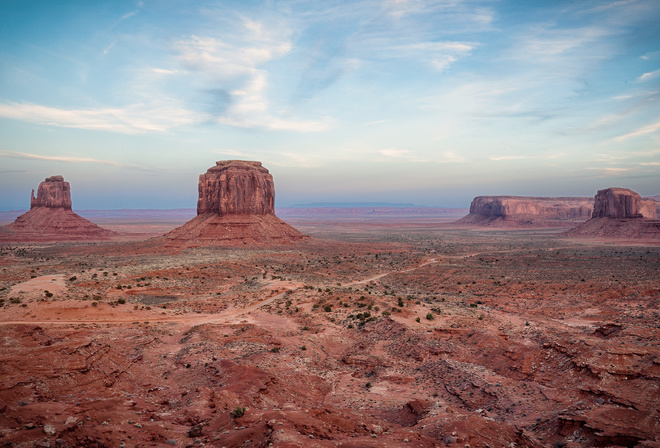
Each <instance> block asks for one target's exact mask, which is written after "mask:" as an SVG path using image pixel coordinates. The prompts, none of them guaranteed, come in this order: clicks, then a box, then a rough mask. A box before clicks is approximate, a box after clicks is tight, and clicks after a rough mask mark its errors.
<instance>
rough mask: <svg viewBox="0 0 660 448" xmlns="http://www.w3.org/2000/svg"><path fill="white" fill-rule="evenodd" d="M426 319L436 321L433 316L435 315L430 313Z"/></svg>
mask: <svg viewBox="0 0 660 448" xmlns="http://www.w3.org/2000/svg"><path fill="white" fill-rule="evenodd" d="M426 318H427V319H428V320H433V319H435V316H434V315H433V313H428V314H427V315H426Z"/></svg>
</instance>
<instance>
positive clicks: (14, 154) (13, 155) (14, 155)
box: [0, 150, 153, 171]
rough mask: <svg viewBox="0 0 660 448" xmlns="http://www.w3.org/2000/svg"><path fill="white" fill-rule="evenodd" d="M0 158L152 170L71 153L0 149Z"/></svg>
mask: <svg viewBox="0 0 660 448" xmlns="http://www.w3.org/2000/svg"><path fill="white" fill-rule="evenodd" d="M0 158H8V159H29V160H47V161H50V162H63V163H93V164H98V165H110V166H117V167H122V168H134V169H139V170H141V171H153V170H152V169H149V168H145V167H143V166H140V165H133V164H128V163H122V162H115V161H112V160H100V159H94V158H91V157H81V156H73V155H65V156H46V155H42V154H31V153H26V152H18V151H5V150H0Z"/></svg>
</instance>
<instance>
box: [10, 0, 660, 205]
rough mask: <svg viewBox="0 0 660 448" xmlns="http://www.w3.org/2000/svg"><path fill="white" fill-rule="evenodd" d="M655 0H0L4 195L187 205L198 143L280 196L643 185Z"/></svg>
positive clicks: (659, 69)
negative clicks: (263, 179)
mask: <svg viewBox="0 0 660 448" xmlns="http://www.w3.org/2000/svg"><path fill="white" fill-rule="evenodd" d="M658 22H660V7H658V3H657V1H655V0H618V1H617V0H613V1H610V2H602V1H589V0H585V1H580V2H572V1H568V0H567V1H557V2H551V3H550V4H547V5H545V4H539V3H538V2H519V1H497V0H483V1H479V0H474V1H472V0H441V1H431V0H362V1H350V2H349V1H334V2H316V1H306V0H303V1H299V0H289V1H275V0H273V1H263V2H260V1H257V2H240V1H213V0H211V1H204V2H199V1H191V2H178V1H173V0H157V1H156V0H153V1H149V0H144V1H137V2H136V1H107V0H106V1H99V2H74V1H64V0H63V1H58V2H48V1H43V0H42V1H34V0H21V1H18V0H5V1H3V2H1V3H0V24H1V25H2V26H0V36H1V39H0V52H1V53H0V54H1V55H2V57H1V58H0V79H1V80H2V82H0V135H1V136H2V137H1V141H2V143H1V144H0V210H20V209H26V208H29V195H30V191H31V190H32V189H35V190H36V188H37V187H38V185H39V183H40V182H42V181H43V180H44V179H45V178H46V177H49V176H52V175H58V174H59V175H62V176H64V179H65V180H66V181H68V182H69V183H70V184H71V193H72V200H73V207H74V209H79V210H84V209H101V210H103V209H149V208H152V209H177V208H194V207H195V205H196V199H197V180H198V176H199V175H200V174H202V173H204V172H205V171H206V170H207V169H208V168H209V167H211V166H213V165H214V164H215V161H216V160H227V159H245V160H259V161H261V162H262V163H263V164H264V166H265V167H266V168H268V169H269V171H270V172H271V173H272V174H273V177H274V180H275V189H276V201H277V202H276V206H277V207H286V206H289V205H293V204H301V203H303V204H304V203H320V202H392V203H414V204H417V205H421V206H436V207H449V208H465V207H468V206H469V203H470V201H471V199H472V198H473V197H475V196H479V195H518V196H593V195H594V194H595V193H596V191H597V190H599V189H603V188H607V187H613V186H620V187H625V188H630V189H632V190H635V191H637V192H638V193H639V194H641V195H642V196H649V195H657V194H660V181H659V179H660V149H659V148H660V101H658V99H659V97H660V29H658V27H657V23H658Z"/></svg>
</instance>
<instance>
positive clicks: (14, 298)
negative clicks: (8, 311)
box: [9, 297, 21, 303]
mask: <svg viewBox="0 0 660 448" xmlns="http://www.w3.org/2000/svg"><path fill="white" fill-rule="evenodd" d="M9 301H10V302H11V303H21V298H20V297H12V298H11V299H9Z"/></svg>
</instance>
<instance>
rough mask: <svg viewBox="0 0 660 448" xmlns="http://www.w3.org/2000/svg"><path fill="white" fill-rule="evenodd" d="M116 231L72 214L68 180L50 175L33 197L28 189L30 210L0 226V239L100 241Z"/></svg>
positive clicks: (20, 240)
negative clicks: (9, 222) (0, 227)
mask: <svg viewBox="0 0 660 448" xmlns="http://www.w3.org/2000/svg"><path fill="white" fill-rule="evenodd" d="M116 234H117V233H116V232H113V231H111V230H108V229H104V228H102V227H99V226H97V225H96V224H94V223H93V222H91V221H88V220H87V219H85V218H83V217H81V216H79V215H77V214H76V213H74V212H73V211H72V210H71V187H70V186H69V183H68V182H65V181H64V178H63V177H62V176H51V177H48V178H46V180H45V181H43V182H42V183H40V184H39V188H38V189H37V197H36V198H35V197H34V190H32V193H31V196H30V210H29V211H28V212H27V213H24V214H22V215H20V216H19V217H17V218H16V220H15V221H14V222H13V223H11V224H9V225H8V226H6V227H4V228H2V229H0V241H17V242H32V241H39V242H42V241H43V242H46V241H74V240H103V239H108V238H110V237H112V236H115V235H116Z"/></svg>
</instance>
